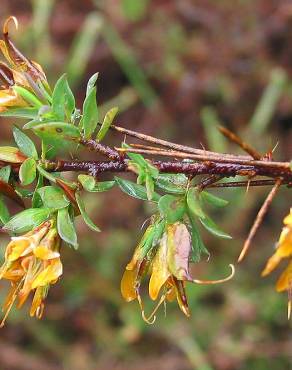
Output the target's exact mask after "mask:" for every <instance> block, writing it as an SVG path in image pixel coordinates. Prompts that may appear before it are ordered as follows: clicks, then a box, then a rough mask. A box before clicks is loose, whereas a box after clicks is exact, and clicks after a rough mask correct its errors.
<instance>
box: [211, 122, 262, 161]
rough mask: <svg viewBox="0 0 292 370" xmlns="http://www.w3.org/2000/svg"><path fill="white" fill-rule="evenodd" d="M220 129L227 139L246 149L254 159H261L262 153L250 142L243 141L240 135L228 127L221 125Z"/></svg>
mask: <svg viewBox="0 0 292 370" xmlns="http://www.w3.org/2000/svg"><path fill="white" fill-rule="evenodd" d="M218 130H219V131H220V132H221V134H222V135H224V136H225V137H226V138H227V139H229V140H230V141H232V142H233V143H235V144H237V145H239V146H240V147H241V148H242V149H243V150H244V151H246V152H247V153H248V154H249V155H251V156H252V157H253V158H254V159H258V160H260V159H261V158H262V155H261V154H260V153H258V152H257V151H256V150H255V149H253V148H252V147H251V146H250V145H249V144H247V143H246V142H245V141H243V140H242V139H241V138H240V137H239V136H237V135H236V134H235V133H234V132H232V131H230V130H228V128H226V127H223V126H219V127H218Z"/></svg>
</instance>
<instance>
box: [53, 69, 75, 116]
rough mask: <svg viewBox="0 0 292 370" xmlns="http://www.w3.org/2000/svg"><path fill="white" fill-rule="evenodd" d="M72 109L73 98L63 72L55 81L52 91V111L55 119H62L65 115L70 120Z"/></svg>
mask: <svg viewBox="0 0 292 370" xmlns="http://www.w3.org/2000/svg"><path fill="white" fill-rule="evenodd" d="M74 109H75V98H74V95H73V93H72V90H71V89H70V86H69V84H68V81H67V77H66V75H65V74H64V75H63V76H61V77H60V78H59V80H58V81H57V82H56V85H55V88H54V91H53V97H52V111H53V113H54V115H55V117H56V119H57V120H60V121H64V119H65V117H66V118H67V120H69V121H70V119H71V114H72V113H73V111H74Z"/></svg>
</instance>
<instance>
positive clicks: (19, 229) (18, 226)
mask: <svg viewBox="0 0 292 370" xmlns="http://www.w3.org/2000/svg"><path fill="white" fill-rule="evenodd" d="M54 212H55V209H54V208H29V209H26V210H24V211H22V212H20V213H18V214H17V215H15V216H13V217H12V218H11V219H10V220H9V221H8V222H7V223H6V224H5V225H4V229H5V230H8V231H11V232H13V233H25V232H27V231H30V230H31V229H33V228H34V227H36V226H38V225H40V224H41V223H42V222H44V221H45V220H47V219H48V218H49V217H50V215H51V214H52V213H54Z"/></svg>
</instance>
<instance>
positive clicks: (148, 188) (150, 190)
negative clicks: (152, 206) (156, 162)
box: [145, 173, 154, 200]
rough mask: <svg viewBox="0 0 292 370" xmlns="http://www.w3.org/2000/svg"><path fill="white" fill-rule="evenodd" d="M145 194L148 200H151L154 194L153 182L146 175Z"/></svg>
mask: <svg viewBox="0 0 292 370" xmlns="http://www.w3.org/2000/svg"><path fill="white" fill-rule="evenodd" d="M145 185H146V192H147V198H148V200H152V198H153V194H154V181H153V179H152V177H151V176H150V175H149V174H148V173H147V174H146V179H145Z"/></svg>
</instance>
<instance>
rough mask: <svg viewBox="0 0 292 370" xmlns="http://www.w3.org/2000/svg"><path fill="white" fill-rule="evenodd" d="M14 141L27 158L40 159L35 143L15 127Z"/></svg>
mask: <svg viewBox="0 0 292 370" xmlns="http://www.w3.org/2000/svg"><path fill="white" fill-rule="evenodd" d="M13 136H14V140H15V142H16V144H17V146H18V148H19V149H20V151H21V152H22V153H23V154H25V155H26V156H27V157H31V158H34V159H38V153H37V150H36V147H35V145H34V143H33V141H32V140H31V139H30V138H29V137H28V136H27V135H26V134H25V133H24V132H22V130H20V129H19V128H18V127H16V126H14V127H13Z"/></svg>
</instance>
